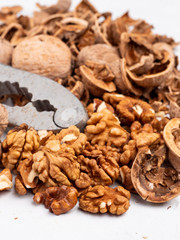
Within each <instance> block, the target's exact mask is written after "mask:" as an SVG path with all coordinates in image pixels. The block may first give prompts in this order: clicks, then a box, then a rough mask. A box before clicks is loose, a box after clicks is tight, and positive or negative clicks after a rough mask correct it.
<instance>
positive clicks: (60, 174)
mask: <svg viewBox="0 0 180 240" xmlns="http://www.w3.org/2000/svg"><path fill="white" fill-rule="evenodd" d="M32 158H33V165H32V169H33V170H34V171H35V172H37V173H38V178H39V179H40V180H41V181H42V182H43V183H47V184H49V185H50V186H57V185H59V186H60V185H67V186H70V185H71V181H75V180H76V179H78V178H79V175H80V165H79V163H78V162H77V159H76V157H75V155H74V151H73V150H72V149H71V148H68V147H67V146H64V147H62V146H61V145H60V142H59V141H58V140H51V141H48V143H47V144H46V145H45V146H44V147H43V148H42V149H41V150H40V151H38V152H36V153H34V154H33V156H32Z"/></svg>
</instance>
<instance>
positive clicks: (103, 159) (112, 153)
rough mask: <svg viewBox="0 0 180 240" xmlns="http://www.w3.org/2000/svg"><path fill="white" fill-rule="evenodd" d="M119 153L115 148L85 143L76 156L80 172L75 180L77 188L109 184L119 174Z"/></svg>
mask: <svg viewBox="0 0 180 240" xmlns="http://www.w3.org/2000/svg"><path fill="white" fill-rule="evenodd" d="M119 158H120V154H119V152H118V150H117V149H116V148H112V147H110V146H98V145H93V146H92V145H90V144H89V143H87V144H86V148H85V149H84V150H83V151H82V155H79V156H78V162H79V163H80V169H81V174H80V177H79V179H77V180H76V181H75V184H76V186H77V187H78V188H86V187H88V186H90V185H97V184H101V185H110V184H112V183H113V181H114V180H115V179H117V178H118V176H119V165H118V162H119Z"/></svg>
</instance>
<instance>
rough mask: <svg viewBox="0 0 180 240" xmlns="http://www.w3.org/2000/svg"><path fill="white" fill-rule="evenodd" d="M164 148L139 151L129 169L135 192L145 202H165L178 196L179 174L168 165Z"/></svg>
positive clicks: (162, 146)
mask: <svg viewBox="0 0 180 240" xmlns="http://www.w3.org/2000/svg"><path fill="white" fill-rule="evenodd" d="M166 156H167V154H166V147H165V145H161V146H160V147H157V148H155V149H152V150H150V149H149V148H144V149H143V150H141V151H139V153H138V154H137V156H136V159H135V160H134V162H133V165H132V168H131V179H132V183H133V186H134V188H135V190H136V192H137V193H138V194H139V195H140V196H141V197H142V198H143V199H144V200H146V201H148V202H153V203H163V202H167V201H169V200H171V199H173V198H175V197H177V196H178V195H179V194H180V174H179V173H178V171H176V170H175V169H174V168H173V167H171V166H170V165H169V162H168V161H167V159H166Z"/></svg>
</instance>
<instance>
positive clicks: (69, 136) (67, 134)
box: [50, 126, 87, 154]
mask: <svg viewBox="0 0 180 240" xmlns="http://www.w3.org/2000/svg"><path fill="white" fill-rule="evenodd" d="M55 138H56V139H58V140H59V141H60V143H61V144H65V145H66V146H67V147H71V148H73V149H74V151H75V153H76V154H80V152H81V151H82V150H83V149H84V147H85V144H86V140H87V137H86V135H85V134H84V133H80V131H79V129H78V128H77V127H76V126H70V127H69V128H67V129H63V130H61V131H60V133H58V134H57V135H56V137H55ZM50 139H51V138H50Z"/></svg>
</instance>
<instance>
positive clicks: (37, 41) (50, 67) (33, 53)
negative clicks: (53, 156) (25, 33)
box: [12, 35, 71, 79]
mask: <svg viewBox="0 0 180 240" xmlns="http://www.w3.org/2000/svg"><path fill="white" fill-rule="evenodd" d="M12 66H13V67H15V68H19V69H23V70H26V71H29V72H33V73H37V74H40V75H43V76H46V77H49V78H52V79H55V78H66V77H67V76H68V75H69V74H70V71H71V52H70V50H69V48H68V47H67V45H66V44H65V43H64V42H62V41H61V40H60V39H58V38H56V37H53V36H49V35H38V36H34V37H29V38H26V39H25V40H23V41H21V42H20V43H19V44H18V45H17V47H16V48H15V49H14V52H13V56H12Z"/></svg>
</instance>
